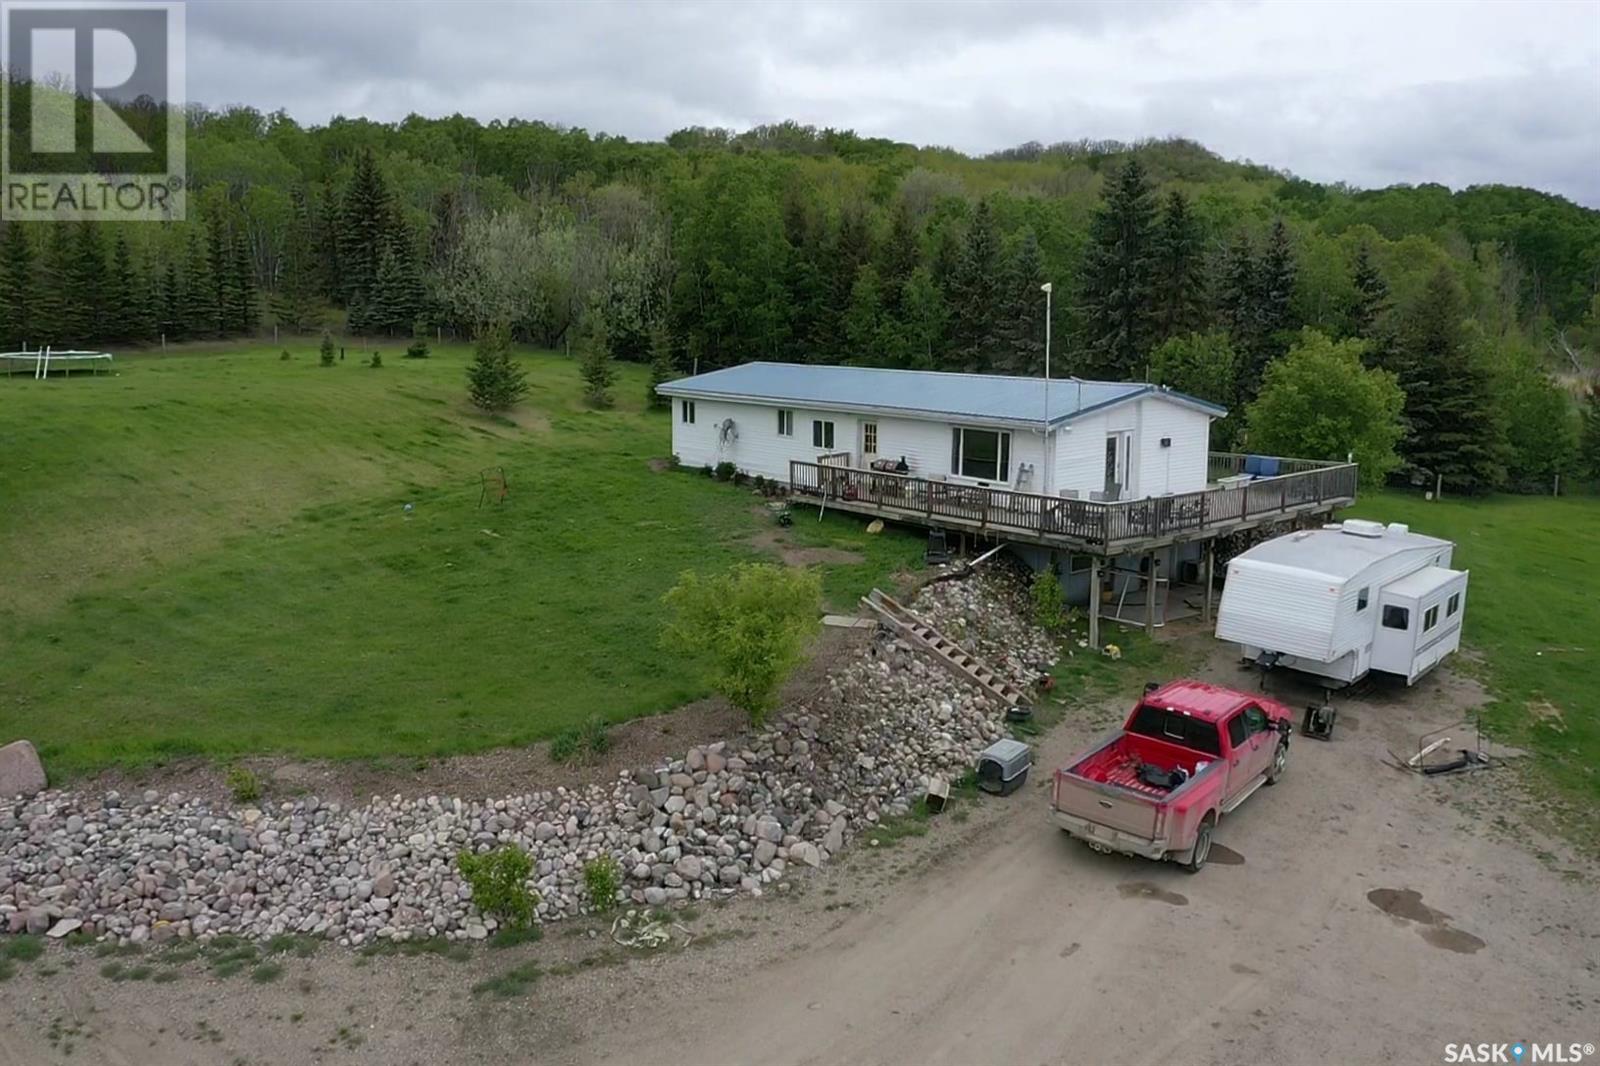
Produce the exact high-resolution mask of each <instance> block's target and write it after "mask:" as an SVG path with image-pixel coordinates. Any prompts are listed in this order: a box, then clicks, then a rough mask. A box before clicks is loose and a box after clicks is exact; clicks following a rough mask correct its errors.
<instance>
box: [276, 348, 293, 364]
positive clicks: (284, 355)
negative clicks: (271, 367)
mask: <svg viewBox="0 0 1600 1066" xmlns="http://www.w3.org/2000/svg"><path fill="white" fill-rule="evenodd" d="M293 358H294V356H292V355H290V354H289V349H287V348H285V349H284V350H283V351H281V352H279V353H278V361H279V362H282V363H287V362H288V361H289V360H291V359H293Z"/></svg>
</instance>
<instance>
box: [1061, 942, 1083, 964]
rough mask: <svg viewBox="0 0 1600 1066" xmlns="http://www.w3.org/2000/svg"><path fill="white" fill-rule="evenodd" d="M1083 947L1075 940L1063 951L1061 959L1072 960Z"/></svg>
mask: <svg viewBox="0 0 1600 1066" xmlns="http://www.w3.org/2000/svg"><path fill="white" fill-rule="evenodd" d="M1082 946H1083V945H1082V944H1079V943H1078V942H1077V941H1076V940H1074V941H1073V942H1072V943H1070V944H1068V945H1067V946H1066V947H1064V948H1062V949H1061V957H1062V958H1063V959H1070V958H1071V957H1072V956H1074V955H1076V954H1077V953H1078V949H1079V948H1080V947H1082Z"/></svg>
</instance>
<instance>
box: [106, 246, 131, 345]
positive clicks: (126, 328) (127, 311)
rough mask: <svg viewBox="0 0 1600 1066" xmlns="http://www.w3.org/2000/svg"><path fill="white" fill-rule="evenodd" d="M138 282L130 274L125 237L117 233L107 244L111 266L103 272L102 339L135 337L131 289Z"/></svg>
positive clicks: (120, 339) (118, 339)
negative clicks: (103, 311)
mask: <svg viewBox="0 0 1600 1066" xmlns="http://www.w3.org/2000/svg"><path fill="white" fill-rule="evenodd" d="M139 282H140V279H139V278H138V277H137V276H136V275H135V273H134V268H133V254H132V252H130V251H129V249H128V239H127V237H126V236H124V235H123V234H121V233H118V234H117V236H116V239H115V240H114V241H112V243H111V269H110V270H109V271H107V273H106V280H105V290H104V291H105V319H106V328H105V331H104V336H103V339H104V340H112V341H122V340H133V339H135V338H136V337H137V336H138V334H139V327H138V323H137V322H136V321H135V318H136V307H135V297H134V290H135V287H136V286H137V285H138V284H139Z"/></svg>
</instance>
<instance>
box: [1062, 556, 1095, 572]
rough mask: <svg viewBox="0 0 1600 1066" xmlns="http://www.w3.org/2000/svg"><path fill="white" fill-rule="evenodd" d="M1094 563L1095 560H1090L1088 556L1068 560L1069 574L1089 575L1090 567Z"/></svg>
mask: <svg viewBox="0 0 1600 1066" xmlns="http://www.w3.org/2000/svg"><path fill="white" fill-rule="evenodd" d="M1093 562H1094V560H1092V559H1090V558H1089V557H1088V556H1087V555H1074V556H1073V557H1072V558H1071V559H1069V560H1067V573H1069V574H1087V573H1088V572H1089V567H1090V565H1091V564H1092V563H1093Z"/></svg>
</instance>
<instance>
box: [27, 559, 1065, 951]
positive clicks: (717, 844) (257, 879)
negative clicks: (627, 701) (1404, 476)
mask: <svg viewBox="0 0 1600 1066" xmlns="http://www.w3.org/2000/svg"><path fill="white" fill-rule="evenodd" d="M1023 580H1024V579H1023V577H1022V576H1021V575H1020V574H1018V573H1016V572H1014V571H1012V570H1010V569H1009V568H1007V567H1005V566H1003V565H996V566H993V567H992V568H990V569H985V570H983V571H981V572H980V574H979V575H978V576H975V577H973V578H971V579H969V580H967V581H951V582H944V583H941V584H937V585H933V586H930V587H929V588H927V589H925V590H924V591H923V593H922V594H921V595H919V596H918V598H917V600H916V601H915V603H914V609H916V610H917V611H919V612H920V613H922V614H923V616H924V617H925V618H927V619H928V620H929V621H931V622H933V623H934V624H935V625H938V626H939V627H941V628H942V629H944V630H945V631H946V633H947V635H949V636H951V637H952V638H953V639H957V640H961V641H963V642H964V643H965V644H967V646H968V647H970V648H971V649H972V650H974V651H976V652H979V653H980V654H982V655H984V656H985V657H986V658H987V660H988V661H989V662H990V663H991V664H992V665H994V666H995V667H996V668H997V669H1000V670H1001V671H1002V672H1004V673H1006V674H1007V675H1008V676H1009V677H1010V678H1011V679H1012V680H1013V681H1016V682H1018V683H1023V684H1026V683H1027V682H1029V681H1030V680H1031V678H1032V675H1033V673H1034V672H1035V670H1036V669H1037V668H1040V667H1043V666H1044V665H1047V664H1048V663H1049V662H1051V661H1052V660H1053V658H1054V649H1053V644H1052V642H1051V641H1050V639H1049V638H1048V637H1047V636H1046V635H1045V634H1044V633H1043V632H1042V631H1040V630H1038V629H1036V628H1035V627H1033V626H1032V625H1031V624H1029V622H1028V620H1027V619H1028V607H1027V599H1026V595H1025V586H1024V585H1023ZM1003 710H1004V709H1003V708H1002V707H1001V706H999V705H998V704H996V703H995V702H994V701H992V700H990V699H988V698H986V697H984V696H983V695H982V694H981V693H980V692H979V691H978V690H976V689H974V688H972V687H970V686H969V685H967V684H965V683H964V682H962V681H960V680H958V679H957V678H955V677H954V676H952V675H951V674H950V673H948V672H947V671H946V670H945V669H944V668H942V667H941V666H939V665H937V664H935V663H933V662H931V661H929V660H928V659H926V658H925V657H923V656H922V655H920V654H918V653H915V652H913V650H912V649H911V648H910V647H909V646H907V645H906V644H904V643H902V642H900V641H898V640H895V639H893V638H892V637H889V636H887V635H884V634H881V633H880V634H879V635H878V636H877V637H876V638H875V639H874V641H873V642H872V643H871V644H870V645H868V646H866V647H865V648H863V649H862V650H861V651H860V652H859V653H858V654H857V655H855V656H853V657H852V658H850V659H849V660H848V661H847V662H846V663H845V664H844V665H843V666H841V667H840V668H838V669H836V670H835V671H834V672H833V673H832V674H831V675H830V676H829V678H828V681H827V684H826V686H825V687H824V688H823V689H822V690H821V691H819V693H818V694H817V698H815V699H814V700H812V701H810V702H809V703H808V704H807V705H803V706H800V707H797V708H795V709H793V710H792V711H791V712H790V713H787V714H784V715H782V716H780V717H779V718H778V719H776V720H775V721H773V722H771V723H769V725H768V727H767V728H765V729H763V730H762V731H760V732H759V733H756V734H754V735H752V736H748V737H746V738H743V739H742V740H741V741H737V742H724V743H717V744H711V745H709V746H705V747H698V748H694V749H692V750H690V751H689V752H687V753H686V755H685V757H684V758H682V759H679V760H675V761H673V762H671V763H669V764H668V765H665V766H659V767H652V768H647V769H641V770H636V771H634V772H633V773H631V774H624V775H622V776H620V777H619V778H618V779H616V780H614V781H612V782H610V783H608V784H593V785H589V786H587V787H585V788H579V789H565V788H560V789H556V790H554V791H544V792H530V793H527V794H524V795H519V796H509V797H506V798H504V799H498V800H492V801H487V802H482V801H468V800H463V799H459V798H453V797H440V796H428V797H425V798H419V799H405V798H403V797H400V796H393V797H389V798H378V797H374V798H373V800H372V801H371V802H369V803H367V804H364V805H361V806H355V807H346V806H342V805H341V804H338V803H324V802H321V801H320V800H318V799H317V798H316V797H305V798H301V799H297V800H294V801H293V802H287V803H282V804H279V805H277V806H276V807H272V808H269V809H254V808H234V809H230V808H227V807H225V806H223V805H217V804H213V803H211V802H210V801H207V800H203V799H197V798H186V797H184V796H181V795H168V796H162V795H159V794H158V793H156V792H154V791H150V792H145V793H144V794H142V795H140V796H122V795H119V794H118V793H115V792H109V793H104V794H95V795H90V794H87V793H82V792H72V791H47V792H41V793H39V794H38V795H36V796H34V797H32V798H31V799H25V800H19V801H17V802H15V803H12V804H10V805H7V806H5V807H0V928H4V929H6V930H8V931H10V932H33V933H46V932H54V933H55V934H56V935H62V934H63V933H64V932H66V931H71V930H76V929H82V930H83V931H85V932H87V933H90V934H94V935H98V936H107V937H113V938H116V939H118V940H126V941H132V942H142V941H147V940H148V941H157V942H159V941H164V940H172V939H182V938H193V937H198V938H202V939H204V938H208V937H211V936H215V935H217V934H221V933H231V934H235V935H241V936H247V937H266V936H272V935H276V934H278V933H302V934H307V935H310V936H317V937H325V938H328V939H332V940H337V941H338V942H339V943H341V944H348V945H359V944H362V943H366V942H369V941H371V940H373V939H390V938H398V939H407V938H411V937H423V936H444V937H448V938H452V939H469V940H474V939H483V938H485V937H487V936H488V935H489V934H490V933H491V932H493V930H494V929H495V926H496V923H495V920H494V919H493V918H492V917H488V916H485V915H483V914H481V913H480V912H479V911H478V910H477V908H476V907H474V906H473V902H472V890H471V887H470V886H469V885H468V884H467V883H466V882H465V880H464V879H463V878H462V877H461V876H460V874H459V872H458V871H457V869H456V867H455V856H456V855H457V854H458V853H459V852H460V851H461V850H462V849H464V848H474V849H477V850H486V849H488V848H492V847H497V846H500V845H504V844H515V845H518V846H520V847H523V848H525V849H527V851H528V852H529V854H530V855H531V856H532V857H533V862H534V872H533V877H532V883H531V887H533V888H534V889H535V890H536V891H537V892H538V893H539V896H540V903H539V908H538V913H539V918H540V920H541V921H552V920H555V919H559V918H563V917H569V916H572V915H575V914H580V913H583V912H585V911H586V910H587V909H588V901H587V898H586V895H585V892H584V889H583V867H584V864H585V863H587V862H589V861H590V860H593V859H595V858H597V857H599V856H603V855H609V856H611V857H612V858H614V859H615V860H616V862H617V863H618V865H619V867H620V870H621V872H622V874H623V880H624V887H623V889H622V893H623V894H624V895H625V896H626V897H627V898H628V899H630V900H632V901H634V902H636V903H640V904H649V905H657V904H664V903H667V902H670V901H673V900H686V899H700V898H707V897H717V896H728V895H733V894H735V893H739V892H744V893H748V894H751V895H759V894H760V893H761V892H762V891H763V890H764V889H765V888H766V887H767V886H770V885H772V884H773V883H774V882H777V881H779V879H781V878H782V877H783V876H784V875H785V874H786V873H787V872H788V871H789V870H791V869H793V868H794V867H797V866H799V867H814V866H820V865H821V864H822V863H824V862H826V861H828V859H829V858H830V857H832V856H833V855H835V854H837V853H838V852H839V851H840V850H841V849H842V848H844V847H845V846H846V844H847V843H848V842H849V841H850V839H851V838H852V837H853V836H854V835H855V831H856V829H857V828H858V827H860V826H862V825H865V824H872V823H875V822H877V821H878V820H879V819H881V818H883V817H886V816H892V815H899V814H904V813H906V812H907V811H908V810H909V809H910V805H911V804H912V803H913V802H915V800H916V799H917V798H918V797H920V796H921V795H922V793H923V792H924V791H925V790H926V788H927V784H928V780H929V778H930V777H931V776H933V775H941V776H958V775H960V774H962V773H964V772H965V771H967V770H969V769H970V768H971V767H972V764H973V761H974V758H975V756H976V754H977V752H978V751H980V750H981V749H982V748H984V747H986V746H987V745H988V744H990V743H992V742H993V741H994V740H995V739H997V738H999V737H1001V736H1003V735H1004V726H1003V717H1004V716H1003V713H1002V712H1003Z"/></svg>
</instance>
